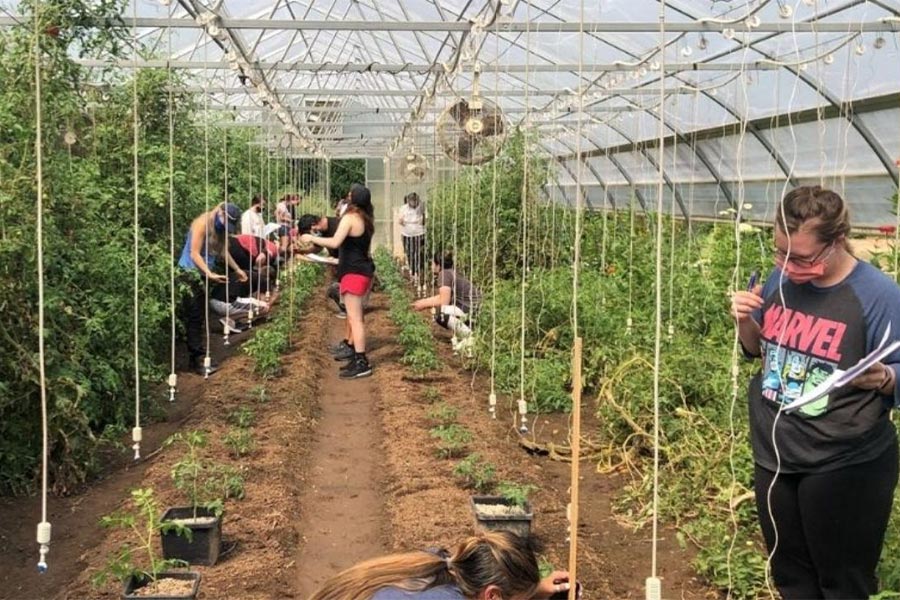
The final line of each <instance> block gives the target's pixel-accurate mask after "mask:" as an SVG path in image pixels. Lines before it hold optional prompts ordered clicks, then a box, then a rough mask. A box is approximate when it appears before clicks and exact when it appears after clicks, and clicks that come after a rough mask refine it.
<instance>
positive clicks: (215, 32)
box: [206, 23, 222, 37]
mask: <svg viewBox="0 0 900 600" xmlns="http://www.w3.org/2000/svg"><path fill="white" fill-rule="evenodd" d="M206 33H208V34H209V35H210V36H211V37H219V34H220V33H222V30H221V29H219V26H218V25H216V24H215V23H210V24H209V25H208V26H207V27H206Z"/></svg>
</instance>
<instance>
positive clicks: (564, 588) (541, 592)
mask: <svg viewBox="0 0 900 600" xmlns="http://www.w3.org/2000/svg"><path fill="white" fill-rule="evenodd" d="M568 591H569V572H568V571H553V572H552V573H550V574H549V575H547V576H546V577H544V578H543V579H541V582H540V583H539V584H538V587H537V590H535V592H534V596H532V598H533V599H534V600H545V599H546V598H549V597H550V596H552V595H553V594H558V593H560V592H568Z"/></svg>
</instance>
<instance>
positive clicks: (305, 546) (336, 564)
mask: <svg viewBox="0 0 900 600" xmlns="http://www.w3.org/2000/svg"><path fill="white" fill-rule="evenodd" d="M376 316H377V315H371V314H370V315H369V316H368V317H367V319H370V318H376ZM335 321H336V323H337V324H338V325H337V326H335V327H332V328H331V329H332V331H331V334H330V335H329V336H328V338H327V339H328V343H327V344H320V347H319V348H317V349H316V350H315V351H316V352H317V353H322V354H325V353H326V352H327V350H326V347H327V346H330V345H332V344H334V343H336V342H337V341H339V340H340V335H341V331H342V330H343V321H338V320H337V319H335ZM328 358H329V359H330V357H328ZM340 364H343V363H337V362H334V361H332V362H331V364H325V367H324V369H323V370H322V371H321V374H320V385H321V387H320V389H321V395H320V396H319V409H320V412H319V419H318V423H317V424H316V440H315V442H314V443H313V447H312V449H311V454H310V460H311V463H310V464H309V465H308V470H309V475H308V477H307V481H306V487H305V489H304V491H303V494H302V496H301V498H300V506H301V507H302V518H301V520H300V524H299V526H298V531H299V533H300V536H301V546H300V549H299V551H298V553H297V569H298V570H297V588H296V589H297V591H298V597H300V598H306V597H308V596H309V594H310V593H312V592H313V591H315V589H316V588H317V587H318V585H319V584H321V583H322V582H323V581H324V580H325V579H327V578H328V577H329V576H330V575H333V574H335V573H337V572H338V571H340V570H342V569H344V568H346V567H349V566H351V565H353V564H354V563H356V562H359V561H360V560H364V559H367V558H371V557H373V556H378V555H380V554H383V553H384V552H385V549H386V544H385V542H384V539H385V532H384V525H385V517H384V501H383V499H382V492H381V490H382V484H381V474H380V465H381V464H382V463H383V460H384V459H383V452H382V449H381V444H382V437H383V435H382V430H381V424H380V421H379V418H378V415H377V414H376V413H375V406H374V405H375V397H376V388H375V382H374V379H373V378H365V379H355V380H351V381H344V380H342V379H340V378H339V377H338V366H339V365H340Z"/></svg>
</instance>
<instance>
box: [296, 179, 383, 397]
mask: <svg viewBox="0 0 900 600" xmlns="http://www.w3.org/2000/svg"><path fill="white" fill-rule="evenodd" d="M373 216H374V208H373V207H372V196H371V194H370V193H369V189H368V188H367V187H365V186H363V185H360V184H358V183H355V184H353V187H351V188H350V204H349V206H348V207H347V210H346V211H345V212H344V216H343V217H341V221H340V223H339V224H338V228H337V231H336V232H335V234H334V236H333V237H317V236H314V235H311V234H309V233H306V234H303V235H302V236H301V237H300V239H301V241H302V242H304V243H309V242H312V243H313V244H316V245H317V246H324V247H325V248H338V249H339V252H338V266H337V278H338V281H339V282H340V293H341V300H342V301H343V303H344V306H346V308H347V338H346V339H345V340H344V342H343V344H342V345H340V346H339V347H338V349H337V350H336V352H335V359H337V360H348V359H349V361H350V362H349V363H347V365H346V366H345V367H344V368H342V370H341V373H340V377H341V378H342V379H354V378H357V377H368V376H369V375H371V374H372V367H371V365H370V364H369V360H368V358H366V330H365V324H364V321H363V299H364V298H365V297H366V295H367V294H368V293H369V290H370V289H371V287H372V278H373V277H374V276H375V263H374V262H373V261H372V256H371V255H370V253H369V248H370V246H371V244H372V235H373V234H374V233H375V222H374V219H373Z"/></svg>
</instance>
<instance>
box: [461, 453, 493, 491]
mask: <svg viewBox="0 0 900 600" xmlns="http://www.w3.org/2000/svg"><path fill="white" fill-rule="evenodd" d="M495 472H496V469H495V467H494V465H492V464H491V463H489V462H486V461H483V460H481V455H479V454H478V453H474V454H470V455H469V456H467V457H465V458H464V459H462V460H461V461H459V464H457V465H456V468H454V469H453V473H454V474H455V475H456V476H457V477H459V478H460V479H462V480H463V482H464V484H465V486H466V487H468V488H472V489H474V490H475V491H477V492H478V493H480V494H486V493H488V492H490V491H491V488H493V487H494V474H495Z"/></svg>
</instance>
